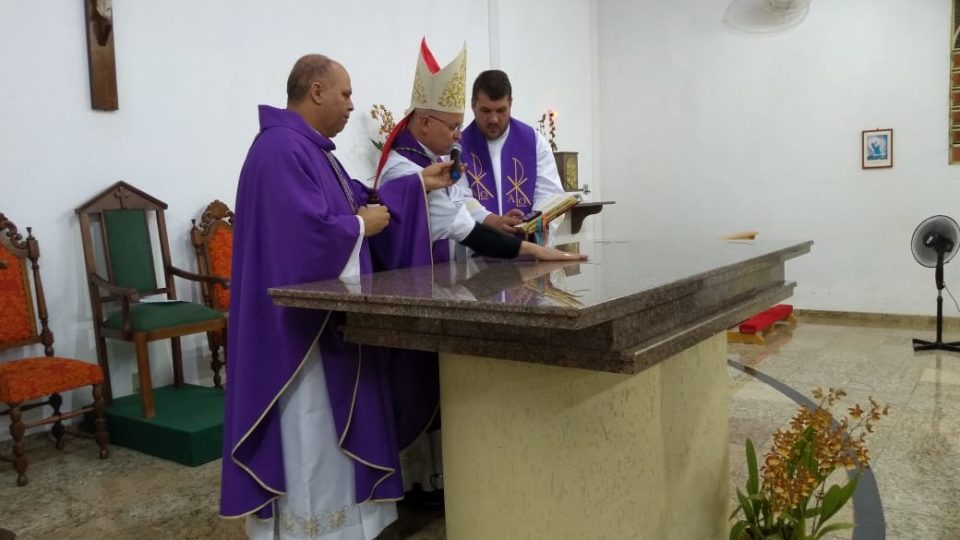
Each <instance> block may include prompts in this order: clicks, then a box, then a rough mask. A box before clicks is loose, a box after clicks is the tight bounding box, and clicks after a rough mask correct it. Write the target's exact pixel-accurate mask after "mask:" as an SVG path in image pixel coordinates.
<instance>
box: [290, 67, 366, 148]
mask: <svg viewBox="0 0 960 540" xmlns="http://www.w3.org/2000/svg"><path fill="white" fill-rule="evenodd" d="M352 94H353V88H352V87H351V86H350V74H349V73H347V70H346V69H345V68H344V67H343V66H342V65H340V64H339V63H338V62H335V61H333V60H331V59H329V58H327V57H326V56H323V55H322V54H308V55H307V56H304V57H302V58H300V59H299V60H297V63H296V64H294V65H293V69H292V70H291V71H290V77H288V78H287V110H290V111H294V112H296V113H297V114H299V115H300V116H302V117H303V119H304V120H306V121H307V123H308V124H310V126H311V127H313V129H315V130H317V131H319V132H320V133H322V134H323V135H325V136H327V137H331V138H332V137H335V136H336V135H337V133H340V132H341V131H342V130H343V128H344V127H345V126H346V125H347V120H348V119H349V118H350V112H351V111H353V101H352V100H351V98H350V96H351V95H352Z"/></svg>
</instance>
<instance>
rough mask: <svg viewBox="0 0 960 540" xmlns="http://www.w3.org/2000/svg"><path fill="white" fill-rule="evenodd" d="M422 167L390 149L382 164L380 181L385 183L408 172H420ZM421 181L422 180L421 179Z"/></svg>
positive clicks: (408, 173)
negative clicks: (385, 160)
mask: <svg viewBox="0 0 960 540" xmlns="http://www.w3.org/2000/svg"><path fill="white" fill-rule="evenodd" d="M422 170H423V167H420V166H418V165H417V164H416V163H414V162H412V161H410V160H409V159H407V158H405V157H403V156H401V155H400V154H398V153H397V152H396V151H391V152H390V154H388V155H387V162H386V163H384V165H383V172H381V173H380V182H381V183H383V184H386V183H387V182H389V181H391V180H396V179H397V178H400V177H402V176H407V175H410V174H417V175H418V174H420V171H422ZM421 181H423V180H422V179H421Z"/></svg>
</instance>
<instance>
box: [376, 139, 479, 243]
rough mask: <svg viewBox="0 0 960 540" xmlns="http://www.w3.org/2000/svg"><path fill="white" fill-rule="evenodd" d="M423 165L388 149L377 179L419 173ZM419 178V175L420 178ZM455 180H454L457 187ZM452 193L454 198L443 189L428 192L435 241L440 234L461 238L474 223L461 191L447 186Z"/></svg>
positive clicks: (431, 231) (389, 178) (465, 235)
mask: <svg viewBox="0 0 960 540" xmlns="http://www.w3.org/2000/svg"><path fill="white" fill-rule="evenodd" d="M422 171H423V167H420V166H419V165H417V164H416V163H414V162H412V161H410V160H409V159H407V158H405V157H403V156H401V155H400V154H398V153H397V152H396V151H392V152H390V154H389V155H388V156H387V162H386V163H385V164H384V166H383V173H381V175H380V181H381V182H382V183H384V184H385V183H387V182H389V181H391V180H395V179H397V178H400V177H402V176H407V175H410V174H420V173H421V172H422ZM421 180H422V179H421ZM456 185H457V184H454V186H455V187H456ZM449 191H450V192H451V193H455V195H454V196H455V197H456V198H457V200H455V199H454V198H453V197H451V196H450V195H448V194H447V193H446V191H444V190H442V189H435V190H433V191H431V192H430V193H427V209H428V210H429V213H430V240H431V241H433V242H436V241H437V240H440V239H442V238H453V239H454V240H456V241H458V242H460V241H462V240H463V239H464V238H466V237H467V235H468V234H470V231H472V230H473V227H474V226H475V225H476V222H475V220H474V219H473V217H471V215H470V212H469V211H468V210H467V208H466V205H465V204H464V201H463V200H462V197H463V194H462V192H459V191H455V190H454V188H451V189H450V190H449Z"/></svg>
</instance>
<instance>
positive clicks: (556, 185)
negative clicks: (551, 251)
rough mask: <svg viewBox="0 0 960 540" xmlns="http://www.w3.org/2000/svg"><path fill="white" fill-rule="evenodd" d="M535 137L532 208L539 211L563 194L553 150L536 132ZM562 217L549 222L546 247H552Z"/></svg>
mask: <svg viewBox="0 0 960 540" xmlns="http://www.w3.org/2000/svg"><path fill="white" fill-rule="evenodd" d="M536 137H537V184H536V186H535V187H534V191H533V208H534V210H539V209H540V208H542V207H543V205H544V204H546V202H547V201H549V200H550V199H551V198H552V197H553V196H555V195H557V194H560V193H564V191H563V184H561V183H560V173H559V172H558V171H557V160H556V159H554V157H553V150H551V149H550V143H548V142H547V139H546V138H544V136H543V135H541V134H540V132H536ZM563 218H564V215H561V216H559V217H557V218H556V219H554V220H553V221H551V222H550V225H549V227H550V234H549V236H548V238H549V239H548V241H547V244H548V245H554V242H555V240H556V237H557V230H558V229H559V228H560V224H561V223H563Z"/></svg>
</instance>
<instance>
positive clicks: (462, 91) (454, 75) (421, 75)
mask: <svg viewBox="0 0 960 540" xmlns="http://www.w3.org/2000/svg"><path fill="white" fill-rule="evenodd" d="M466 102H467V44H466V43H464V44H463V49H461V50H460V54H458V55H457V57H456V58H454V59H453V61H451V62H450V63H449V64H447V65H446V66H444V67H443V69H440V65H439V64H437V61H436V59H434V57H433V53H431V52H430V49H429V48H428V47H427V39H426V38H423V40H422V41H421V42H420V54H419V56H418V57H417V71H416V74H415V75H414V77H413V93H412V94H411V96H410V110H411V111H412V110H413V109H430V110H434V111H442V112H449V113H463V111H464V109H465V107H466Z"/></svg>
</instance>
